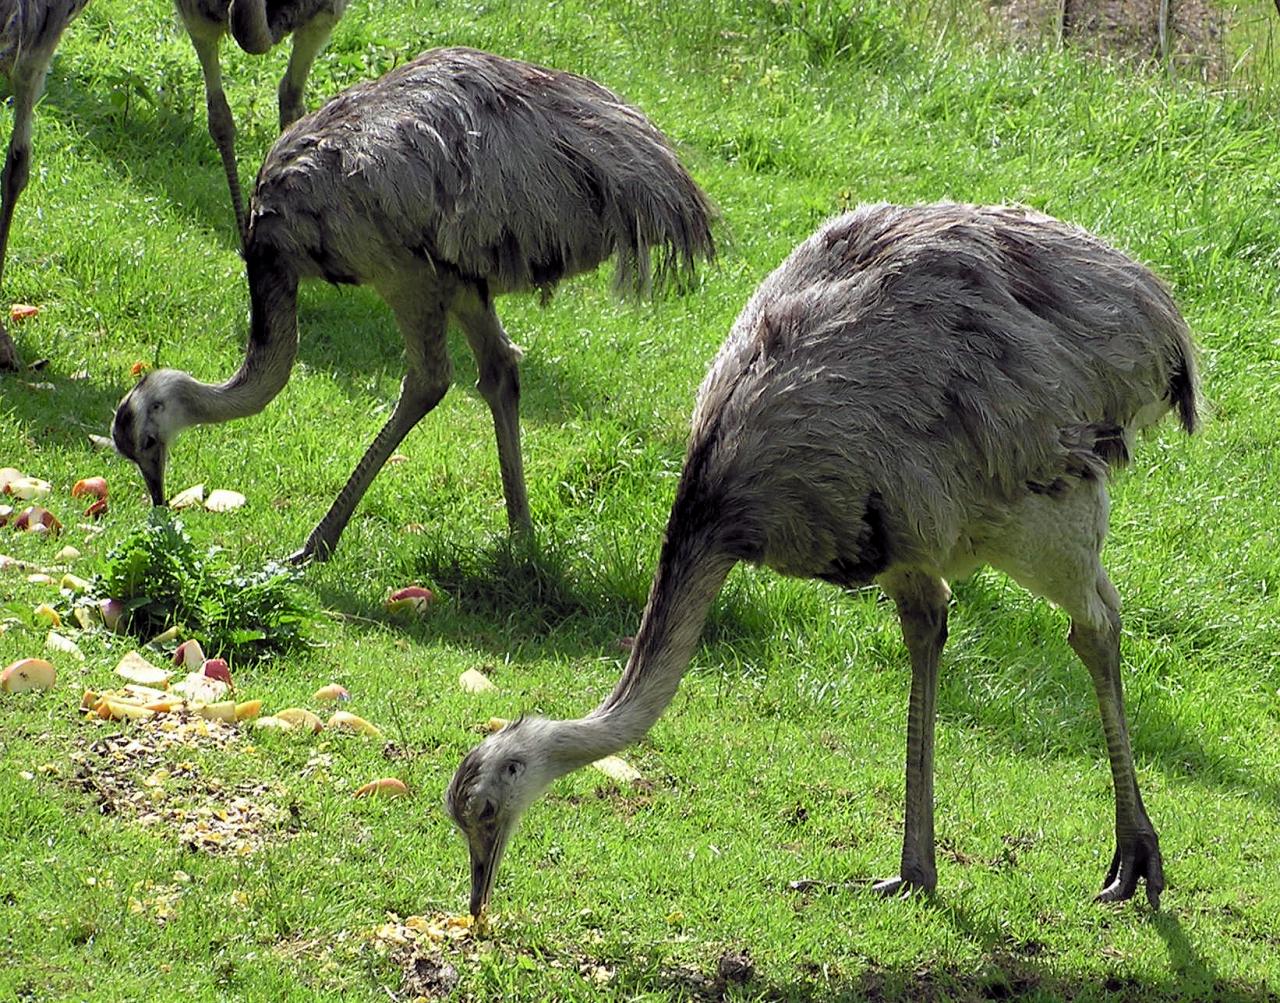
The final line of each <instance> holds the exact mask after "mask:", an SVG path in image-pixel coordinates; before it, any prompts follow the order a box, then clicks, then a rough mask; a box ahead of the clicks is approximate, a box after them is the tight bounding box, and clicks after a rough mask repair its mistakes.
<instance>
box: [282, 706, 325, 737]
mask: <svg viewBox="0 0 1280 1003" xmlns="http://www.w3.org/2000/svg"><path fill="white" fill-rule="evenodd" d="M276 717H278V718H279V719H280V720H281V721H288V722H289V723H290V724H291V725H293V726H294V727H295V728H302V729H305V730H306V731H311V732H318V731H322V730H323V729H324V722H323V721H322V720H320V716H319V715H318V714H314V713H312V712H311V711H309V710H306V709H305V708H302V707H286V708H285V709H284V710H278V711H276Z"/></svg>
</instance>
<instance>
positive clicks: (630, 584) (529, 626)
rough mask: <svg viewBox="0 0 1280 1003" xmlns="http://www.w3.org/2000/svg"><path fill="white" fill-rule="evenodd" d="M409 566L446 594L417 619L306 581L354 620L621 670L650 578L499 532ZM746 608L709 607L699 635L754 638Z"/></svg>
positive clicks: (552, 543)
mask: <svg viewBox="0 0 1280 1003" xmlns="http://www.w3.org/2000/svg"><path fill="white" fill-rule="evenodd" d="M412 567H413V571H414V574H415V575H416V576H417V577H418V578H419V579H420V580H421V581H423V582H424V583H429V584H430V585H431V586H433V587H434V588H436V589H438V590H439V591H440V592H441V593H442V594H443V595H444V596H445V597H447V600H446V601H445V602H444V603H442V604H441V605H440V606H437V607H436V608H435V609H434V610H433V611H432V614H431V616H430V617H429V618H427V619H425V620H422V621H420V622H415V621H405V620H402V619H397V618H395V617H392V616H390V615H389V614H387V613H386V612H385V611H384V610H383V609H382V608H381V607H380V606H379V607H373V606H370V605H369V604H367V603H364V602H361V601H359V600H356V599H354V598H353V597H352V596H351V594H350V593H348V592H344V591H343V590H342V589H341V588H338V587H331V586H328V585H325V584H313V585H312V586H311V587H312V588H313V589H314V590H315V591H316V594H317V595H318V596H319V597H320V600H321V602H322V603H324V604H325V606H326V607H327V608H329V609H332V610H334V611H336V612H337V613H338V614H339V615H340V616H345V617H348V618H350V621H351V623H352V624H353V625H354V626H356V627H359V626H360V625H361V624H365V625H367V626H368V628H369V629H388V630H392V631H395V632H397V633H401V634H404V635H407V636H408V637H410V638H418V639H421V640H423V641H427V640H430V641H432V642H439V641H447V642H453V643H456V644H459V645H465V646H470V647H479V648H482V649H485V650H487V651H489V652H491V653H492V654H493V655H494V656H495V657H499V658H500V657H504V656H506V655H508V654H510V653H511V652H512V651H513V650H514V649H525V650H526V651H528V650H529V649H533V650H535V651H536V652H537V653H538V654H539V655H541V656H548V657H569V658H575V657H583V656H598V657H610V656H612V657H616V658H617V660H618V664H619V670H621V666H622V663H623V662H624V661H625V660H626V647H625V645H624V644H623V643H621V642H624V641H625V640H627V639H628V638H629V636H630V635H633V634H634V633H635V631H636V630H637V629H638V627H639V625H640V616H641V613H642V612H643V610H644V604H645V600H646V599H647V597H648V592H649V584H650V579H649V574H648V572H641V571H636V572H634V573H628V572H627V571H626V570H625V569H620V568H618V566H617V565H613V566H609V567H604V566H600V565H592V564H590V563H589V562H588V560H587V559H586V558H585V557H584V555H583V554H581V553H578V552H577V551H576V550H575V549H574V548H573V547H572V546H571V545H570V544H569V543H566V542H564V541H560V540H547V541H545V542H539V541H537V540H534V541H528V542H517V541H512V540H509V539H506V538H499V539H494V540H492V541H491V542H489V543H488V544H486V545H483V546H478V547H477V546H468V545H467V544H465V543H457V542H451V541H448V540H440V539H433V540H430V541H428V542H426V543H425V544H424V545H423V549H422V550H421V551H420V552H419V554H418V555H417V556H416V558H414V560H413V561H412ZM750 614H751V610H750V608H749V607H744V606H742V605H740V604H734V603H731V602H730V603H719V604H717V605H716V606H715V607H713V610H712V613H711V615H710V617H709V619H708V621H707V626H706V628H705V630H704V633H703V639H704V642H705V643H706V644H708V645H716V644H720V643H731V644H734V645H737V646H741V645H751V644H752V643H753V639H754V640H758V641H760V642H763V641H764V640H765V639H767V636H768V635H767V634H765V633H764V632H762V631H761V630H760V629H758V627H757V626H753V624H752V623H751V622H750V620H751V616H750Z"/></svg>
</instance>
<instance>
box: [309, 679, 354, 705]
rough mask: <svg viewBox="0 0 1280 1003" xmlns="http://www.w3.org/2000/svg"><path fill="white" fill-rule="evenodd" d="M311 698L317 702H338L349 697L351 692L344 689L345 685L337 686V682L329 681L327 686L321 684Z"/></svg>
mask: <svg viewBox="0 0 1280 1003" xmlns="http://www.w3.org/2000/svg"><path fill="white" fill-rule="evenodd" d="M311 699H312V700H315V701H316V702H317V703H331V702H332V701H334V700H336V701H338V702H339V703H342V702H344V701H347V700H350V699H351V694H350V693H348V692H347V691H346V688H345V687H342V686H339V685H338V684H337V683H330V684H329V685H328V686H321V687H320V688H319V689H318V690H316V691H315V693H313V694H312V696H311Z"/></svg>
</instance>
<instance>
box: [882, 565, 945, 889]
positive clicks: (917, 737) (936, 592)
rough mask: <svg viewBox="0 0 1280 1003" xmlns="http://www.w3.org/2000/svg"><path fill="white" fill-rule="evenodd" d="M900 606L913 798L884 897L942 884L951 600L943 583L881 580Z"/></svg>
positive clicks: (909, 575) (922, 577)
mask: <svg viewBox="0 0 1280 1003" xmlns="http://www.w3.org/2000/svg"><path fill="white" fill-rule="evenodd" d="M881 585H882V586H883V588H884V590H885V591H886V592H887V593H888V594H889V595H890V597H891V598H892V599H893V601H894V603H895V604H896V605H897V607H898V619H899V621H900V622H901V625H902V638H903V640H904V641H905V642H906V646H907V652H908V653H909V654H910V656H911V702H910V705H909V708H908V710H907V797H906V818H905V821H904V825H903V837H902V864H901V867H900V868H899V870H898V873H897V874H896V875H895V876H893V877H891V878H886V879H885V880H883V881H879V882H877V883H876V884H875V886H874V890H875V891H877V892H879V893H880V894H881V895H895V894H898V893H900V892H911V891H927V892H931V891H933V890H934V888H935V887H936V886H937V884H938V868H937V865H936V863H935V862H934V846H933V733H934V719H935V717H936V713H937V696H938V659H939V657H940V656H941V654H942V646H943V644H945V643H946V640H947V600H948V599H950V598H951V590H950V589H949V588H948V587H947V583H946V582H944V581H943V580H942V579H941V578H935V577H933V576H931V575H926V574H924V573H922V572H901V573H895V574H893V575H892V576H886V578H885V579H884V580H882V581H881Z"/></svg>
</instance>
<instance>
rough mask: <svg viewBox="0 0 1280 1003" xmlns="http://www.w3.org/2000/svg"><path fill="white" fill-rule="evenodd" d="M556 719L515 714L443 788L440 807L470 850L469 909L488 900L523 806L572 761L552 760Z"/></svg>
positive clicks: (477, 908) (471, 754)
mask: <svg viewBox="0 0 1280 1003" xmlns="http://www.w3.org/2000/svg"><path fill="white" fill-rule="evenodd" d="M555 730H556V722H552V721H547V720H544V719H542V718H520V719H519V720H518V721H513V722H512V723H511V724H509V725H507V726H506V727H505V728H503V729H502V730H501V731H499V732H497V733H496V734H493V735H490V736H489V737H488V738H486V739H485V740H484V741H483V742H481V743H480V744H479V745H477V746H476V747H475V748H474V749H472V750H471V751H470V752H469V753H467V755H466V757H465V758H464V759H463V760H462V763H461V765H459V766H458V770H457V772H456V773H454V775H453V780H452V781H450V783H449V787H448V790H446V791H445V796H444V803H445V809H446V810H447V811H448V812H449V816H450V817H451V818H452V819H453V821H454V824H455V825H457V827H458V828H459V829H460V830H461V831H462V835H463V836H464V837H465V838H466V841H467V849H468V850H469V851H470V854H471V915H472V916H474V917H476V918H479V917H480V915H481V914H482V913H483V912H484V909H485V906H486V905H488V903H489V895H490V894H491V893H492V891H493V885H494V879H495V878H496V877H497V875H498V866H499V865H500V864H501V863H502V855H503V853H505V852H506V849H507V843H508V842H510V840H511V836H512V834H513V833H514V832H515V830H516V827H517V825H518V824H519V822H520V816H521V815H523V814H524V811H525V809H526V808H528V807H529V805H530V804H531V803H532V802H533V801H534V800H535V799H536V798H537V797H538V795H539V794H541V793H542V792H543V791H544V790H546V788H547V786H548V785H550V783H551V782H552V781H553V780H555V779H556V778H557V777H559V776H561V775H562V774H564V773H567V772H569V770H571V769H573V767H574V765H575V764H573V763H571V762H569V761H566V762H564V763H559V764H557V762H556V759H555V757H554V755H553V754H551V751H550V750H552V749H554V748H555V745H556V743H555V741H554V732H555Z"/></svg>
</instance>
